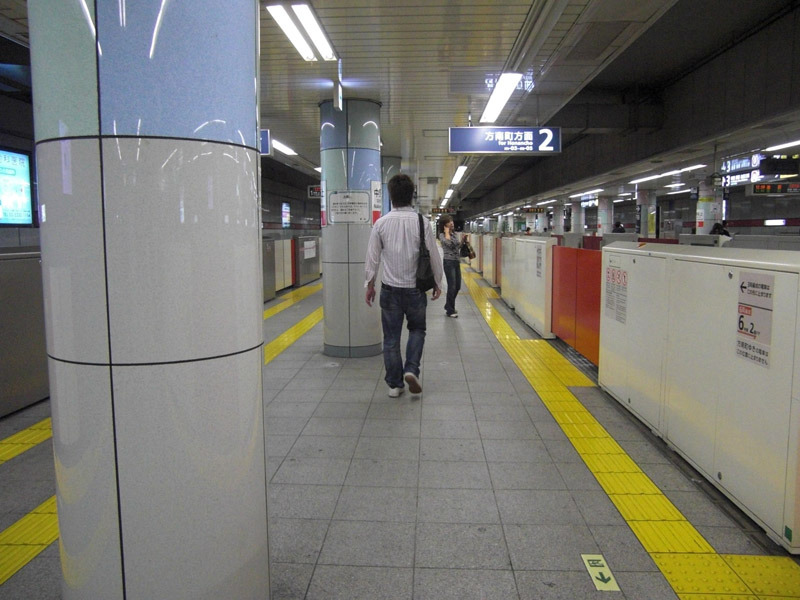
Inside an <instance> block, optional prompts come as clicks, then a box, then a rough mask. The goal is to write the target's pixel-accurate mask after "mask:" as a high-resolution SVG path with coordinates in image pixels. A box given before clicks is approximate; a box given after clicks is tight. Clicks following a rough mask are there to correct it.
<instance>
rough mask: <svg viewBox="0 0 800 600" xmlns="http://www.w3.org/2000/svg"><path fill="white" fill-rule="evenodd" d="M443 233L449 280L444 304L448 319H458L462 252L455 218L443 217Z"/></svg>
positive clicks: (445, 271)
mask: <svg viewBox="0 0 800 600" xmlns="http://www.w3.org/2000/svg"><path fill="white" fill-rule="evenodd" d="M441 223H442V233H440V234H439V240H440V241H441V242H442V250H443V253H442V254H443V256H442V258H443V259H444V276H445V277H446V278H447V300H446V301H445V303H444V311H445V312H446V313H447V316H448V317H452V318H454V319H457V318H458V311H457V310H456V295H457V294H458V290H460V289H461V260H460V255H459V251H460V250H461V244H460V240H459V239H458V234H457V233H456V232H455V230H454V229H453V227H454V225H455V224H454V223H453V217H451V216H450V215H442V218H441Z"/></svg>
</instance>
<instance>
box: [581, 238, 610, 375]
mask: <svg viewBox="0 0 800 600" xmlns="http://www.w3.org/2000/svg"><path fill="white" fill-rule="evenodd" d="M602 270H603V253H602V252H598V251H597V250H578V260H577V269H576V271H577V281H578V282H580V283H578V286H577V294H576V306H575V344H574V348H575V350H577V351H578V352H580V353H581V354H582V355H583V356H585V357H586V358H587V359H589V360H590V361H591V362H592V363H593V364H595V365H597V364H598V361H599V356H600V283H601V273H602Z"/></svg>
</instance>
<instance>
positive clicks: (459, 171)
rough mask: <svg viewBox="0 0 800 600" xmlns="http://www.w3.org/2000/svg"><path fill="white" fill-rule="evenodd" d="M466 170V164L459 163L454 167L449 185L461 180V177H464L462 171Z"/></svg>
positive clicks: (456, 183)
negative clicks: (453, 173)
mask: <svg viewBox="0 0 800 600" xmlns="http://www.w3.org/2000/svg"><path fill="white" fill-rule="evenodd" d="M466 172H467V166H466V165H461V166H460V167H458V168H457V169H456V174H455V175H453V181H451V182H450V185H458V184H459V183H460V182H461V178H462V177H464V173H466Z"/></svg>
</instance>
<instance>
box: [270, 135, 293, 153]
mask: <svg viewBox="0 0 800 600" xmlns="http://www.w3.org/2000/svg"><path fill="white" fill-rule="evenodd" d="M272 147H273V148H275V150H277V151H278V152H283V153H284V154H285V155H286V156H297V152H295V151H294V150H292V149H291V148H289V146H287V145H285V144H281V143H280V142H279V141H278V140H276V139H274V138H273V140H272Z"/></svg>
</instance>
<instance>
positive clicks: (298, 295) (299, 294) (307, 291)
mask: <svg viewBox="0 0 800 600" xmlns="http://www.w3.org/2000/svg"><path fill="white" fill-rule="evenodd" d="M321 289H322V284H321V283H318V284H316V285H307V286H305V287H301V288H300V289H299V290H292V291H291V292H289V293H288V294H284V295H283V296H281V297H280V300H281V302H280V303H279V304H276V305H275V306H271V307H270V308H268V309H266V310H265V311H264V314H263V320H265V321H266V320H267V319H269V318H270V317H274V316H275V315H277V314H278V313H279V312H282V311H284V310H286V309H287V308H289V307H290V306H293V305H294V304H297V303H298V302H300V300H304V299H306V298H308V297H309V296H311V295H312V294H316V293H317V292H318V291H320V290H321Z"/></svg>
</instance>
